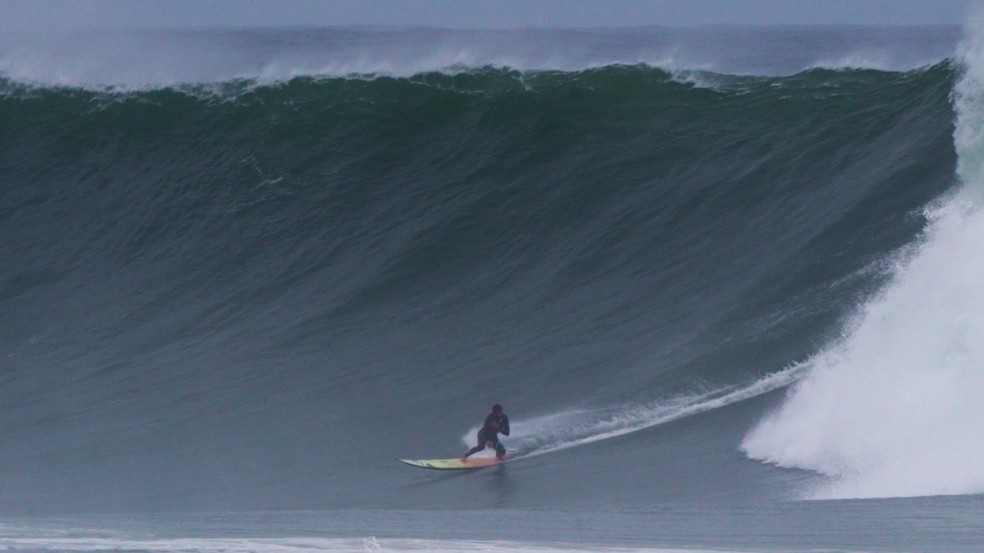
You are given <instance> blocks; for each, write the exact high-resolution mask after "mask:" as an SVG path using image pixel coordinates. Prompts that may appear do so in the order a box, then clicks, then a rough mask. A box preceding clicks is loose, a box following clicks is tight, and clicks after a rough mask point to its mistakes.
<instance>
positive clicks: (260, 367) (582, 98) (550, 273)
mask: <svg viewBox="0 0 984 553" xmlns="http://www.w3.org/2000/svg"><path fill="white" fill-rule="evenodd" d="M220 36H225V37H226V38H228V35H220ZM256 36H260V37H261V38H262V37H263V36H264V35H262V33H261V34H260V35H255V36H253V38H252V39H251V40H255V39H256ZM287 36H289V35H277V34H275V35H274V36H273V38H272V39H271V40H274V42H276V40H277V39H283V38H284V37H287ZM426 36H430V35H426ZM268 38H269V37H268ZM302 38H303V37H302ZM322 38H323V37H322ZM343 38H344V36H343ZM828 38H829V37H828ZM288 49H289V48H288ZM800 61H802V60H800ZM797 63H798V62H797ZM219 65H220V66H221V67H227V66H226V65H222V64H219ZM575 65H577V64H575ZM47 67H48V66H47V65H44V64H42V67H41V69H42V70H45V68H47ZM30 68H32V69H34V68H35V67H34V66H33V65H32V66H30ZM138 75H139V73H138ZM202 75H205V74H204V73H203V74H202ZM213 76H214V75H213ZM954 78H955V72H954V69H953V68H952V67H951V65H950V63H949V62H947V61H943V62H940V63H937V64H935V65H932V66H928V67H920V68H916V69H911V70H906V71H875V70H856V69H847V70H830V69H817V68H814V69H809V70H806V71H802V72H798V73H795V74H792V75H788V76H778V77H776V76H773V77H769V76H747V75H744V76H740V75H726V74H720V73H709V72H696V73H695V72H690V73H688V74H686V75H682V74H680V73H679V72H671V71H666V70H663V69H659V68H654V67H652V66H651V65H648V64H636V65H624V64H613V65H602V66H600V67H594V68H588V69H585V68H583V67H578V68H576V69H573V70H530V69H525V70H524V69H520V68H511V67H498V66H495V65H492V66H481V67H467V68H458V69H456V70H442V71H424V72H412V73H409V74H407V75H404V76H396V75H382V74H375V75H360V76H330V75H320V76H312V75H306V76H301V77H296V78H286V79H279V78H277V79H273V80H272V81H273V82H266V81H264V80H263V79H262V78H258V77H256V76H255V75H253V76H252V77H248V78H244V79H232V80H219V81H212V80H209V79H208V78H204V77H203V78H202V79H197V80H196V79H190V80H187V79H178V80H176V81H173V82H172V81H171V80H170V79H169V78H165V79H158V78H157V77H152V78H148V79H146V82H149V83H150V84H149V85H147V86H144V87H141V86H135V85H136V84H139V83H144V84H146V82H144V79H142V78H136V79H135V80H134V81H133V82H130V83H129V84H126V83H125V86H121V87H119V88H114V87H112V86H109V87H107V86H88V84H91V83H88V84H87V83H80V82H78V81H80V80H81V81H86V79H85V78H81V79H77V78H76V77H71V78H68V79H66V80H65V82H64V83H61V84H70V85H71V86H52V83H50V82H47V81H48V79H47V78H44V77H39V78H36V79H33V78H25V79H19V78H10V77H9V76H8V78H6V79H4V80H3V82H2V85H0V86H2V87H3V94H0V121H3V124H2V126H0V179H2V182H3V183H4V185H3V187H0V206H2V207H0V248H2V249H3V251H4V252H6V255H5V256H4V258H3V259H0V311H2V312H3V314H4V318H5V321H6V322H9V324H5V325H3V326H2V327H0V346H2V348H3V360H4V362H5V363H6V365H5V369H6V370H5V373H4V377H5V379H6V380H4V383H5V386H3V387H0V405H2V406H3V408H2V409H3V410H2V413H3V415H4V416H5V419H4V420H5V421H6V422H7V432H5V433H4V439H5V440H6V442H5V444H6V445H7V446H8V447H7V450H6V451H8V452H9V453H10V454H9V455H5V456H0V469H2V471H3V473H4V474H8V475H17V477H16V478H11V479H10V481H9V482H7V484H9V485H7V487H6V488H5V489H4V493H5V497H8V498H13V499H11V501H12V502H13V503H16V504H17V505H18V506H20V507H22V508H35V509H48V510H51V509H56V510H87V509H98V510H106V509H110V508H115V509H131V508H132V509H138V508H140V509H162V508H205V507H215V506H230V505H232V506H235V507H236V508H240V507H241V506H242V505H248V506H256V507H257V508H267V507H270V506H275V507H313V506H318V507H320V506H325V505H340V504H359V501H362V502H363V504H365V503H369V502H370V501H371V502H372V504H374V505H382V506H392V505H394V504H398V503H397V502H398V501H400V500H401V499H403V500H406V501H409V499H405V498H398V497H393V494H392V493H389V492H390V491H391V490H392V489H394V488H395V487H398V486H400V485H402V483H403V479H402V477H401V476H400V473H395V472H394V471H392V470H390V469H392V465H393V463H392V458H393V457H398V456H399V457H406V456H408V455H414V456H417V455H438V454H440V455H444V454H460V450H459V444H458V437H459V436H460V434H461V433H462V432H463V431H464V429H466V428H467V427H468V426H469V424H470V423H471V422H472V420H473V419H474V418H475V417H480V416H481V413H480V412H479V413H475V410H476V409H484V407H485V406H486V405H487V404H491V403H492V402H501V403H504V404H506V405H507V408H508V410H509V413H510V416H511V417H512V418H513V420H514V422H515V424H516V429H517V433H516V436H515V438H516V440H518V441H516V442H515V443H514V445H515V446H516V450H526V451H528V452H533V453H536V452H540V453H542V452H547V451H564V452H566V453H571V452H572V451H573V450H572V449H571V448H572V447H573V446H579V445H586V444H594V447H598V446H600V445H601V442H602V441H603V440H606V439H609V438H612V439H614V438H618V437H625V439H634V440H633V442H632V445H631V447H632V448H635V449H634V451H629V452H628V453H629V454H634V455H641V456H645V455H648V454H650V453H651V452H652V451H653V450H659V444H649V443H647V442H646V441H645V440H638V439H637V438H639V437H640V436H645V435H646V432H645V431H646V429H650V428H653V427H654V426H659V425H662V424H663V423H666V422H670V421H674V420H679V419H681V418H683V417H687V416H688V415H696V414H704V415H706V416H714V412H715V411H719V410H720V409H719V408H721V407H723V406H725V405H727V404H729V403H733V402H737V401H741V400H744V399H748V398H750V397H752V396H754V395H757V394H761V393H763V392H767V391H768V390H772V389H775V388H776V387H779V386H784V385H786V384H788V382H790V380H791V379H793V378H795V377H796V375H799V374H801V373H802V371H803V370H804V369H805V368H807V367H809V366H810V365H809V363H806V364H803V363H800V361H802V360H803V359H804V358H806V357H808V356H809V354H810V353H811V352H814V351H816V349H817V348H818V347H821V346H822V344H825V343H827V342H828V341H829V340H830V337H831V334H832V333H836V331H837V329H838V328H840V324H841V323H842V322H843V319H844V318H845V317H846V316H847V315H848V314H849V313H851V312H852V310H853V309H854V307H855V304H856V302H858V301H862V300H864V299H866V298H868V297H869V296H870V294H872V293H873V292H875V291H877V290H879V289H880V287H881V286H882V285H883V284H885V282H886V279H888V278H889V277H890V276H891V274H892V272H891V271H892V268H893V267H892V266H891V265H890V264H886V259H891V256H892V255H893V254H894V253H896V252H898V251H899V250H900V249H905V248H906V246H907V245H910V244H911V243H912V242H913V240H914V239H915V238H916V236H917V235H918V234H919V232H920V231H921V230H922V229H923V228H924V226H925V223H926V219H925V217H924V216H923V214H922V209H923V208H924V207H925V206H926V205H927V204H928V203H929V202H930V201H931V200H933V199H934V198H937V197H938V196H939V195H940V193H941V192H942V191H945V190H947V189H948V188H949V187H950V186H951V184H952V181H953V172H954V165H955V164H956V158H955V155H954V151H953V139H952V136H953V129H952V117H953V111H952V107H951V104H950V102H949V95H950V93H951V91H952V89H953V82H954ZM99 80H100V79H96V81H99ZM159 80H160V81H162V82H157V81H159ZM203 80H204V81H207V82H202V81H203ZM108 81H109V82H113V81H114V79H108ZM130 85H134V86H130ZM964 159H965V158H963V157H962V158H961V161H963V160H964ZM968 159H969V158H968ZM962 171H965V170H964V169H962ZM476 402H477V403H478V404H479V407H476ZM737 407H740V406H737ZM742 430H743V428H742ZM735 432H737V433H740V432H741V431H740V430H736V431H735ZM629 433H634V435H633V436H632V437H628V436H626V435H627V434H629ZM718 439H720V438H718ZM727 447H728V448H729V451H731V449H732V448H733V447H734V441H733V440H732V441H731V442H729V443H728V445H727ZM588 449H590V447H585V448H581V449H580V451H586V450H588ZM624 453H626V452H624V451H623V452H620V454H624ZM551 457H552V458H553V459H560V457H561V454H558V455H554V456H551ZM541 459H543V458H542V457H541ZM716 462H717V463H728V462H731V460H730V457H729V458H728V459H717V460H716ZM743 462H745V463H746V464H747V465H750V466H755V467H756V468H759V467H758V466H757V465H756V464H754V463H749V462H747V460H744V461H743ZM712 464H713V463H711V462H709V465H712ZM325 466H328V467H330V470H328V471H326V470H325V468H324V467H325ZM517 466H522V465H520V464H518V463H517ZM527 466H531V467H535V462H531V463H530V464H529V465H527ZM643 468H644V469H645V470H654V471H658V470H660V469H659V468H658V467H640V469H643ZM521 470H523V469H521ZM576 470H585V471H588V470H590V469H576ZM570 476H571V475H569V474H567V475H564V479H565V480H566V479H567V478H569V477H570ZM575 476H576V475H575ZM581 476H586V475H581ZM651 476H652V475H648V476H647V477H642V478H636V479H634V480H633V483H632V488H631V491H632V492H633V493H636V492H638V491H639V490H640V489H642V488H640V487H639V486H640V484H639V482H640V481H645V482H659V481H662V480H664V479H662V478H652V477H651ZM584 479H585V480H594V479H595V477H594V476H591V477H590V478H584ZM599 482H600V481H599ZM627 482H628V480H625V481H622V480H613V481H611V482H610V483H609V484H610V486H608V487H609V488H611V489H612V490H617V489H618V487H619V486H625V485H627V484H626V483H627ZM546 484H549V483H548V482H547V483H545V486H546ZM527 488H528V490H529V491H522V492H519V494H518V495H517V496H515V499H513V500H512V501H515V504H516V505H519V506H523V505H534V504H542V503H543V502H547V503H553V504H566V503H567V501H568V500H570V499H571V495H570V494H573V493H575V492H574V491H572V490H570V489H569V488H568V487H566V486H560V485H558V486H546V488H541V491H542V492H543V493H536V492H535V491H533V490H535V489H536V487H535V486H534V485H530V486H528V487H527ZM319 489H331V490H332V491H333V494H328V495H326V494H325V493H321V492H319V491H318V490H319ZM430 493H431V495H429V496H426V497H423V498H413V499H414V500H415V501H418V502H419V503H428V502H429V504H432V505H444V506H447V505H453V504H455V503H454V501H457V500H458V499H457V496H454V497H445V496H442V495H441V492H439V491H431V492H430ZM599 493H601V492H599ZM524 494H525V495H524ZM589 499H591V500H593V498H589ZM462 501H463V500H462ZM592 502H593V501H592ZM53 506H54V507H53ZM12 508H13V507H12Z"/></svg>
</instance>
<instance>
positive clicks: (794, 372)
mask: <svg viewBox="0 0 984 553" xmlns="http://www.w3.org/2000/svg"><path fill="white" fill-rule="evenodd" d="M804 370H805V367H804V366H802V365H797V366H794V367H790V368H788V369H786V370H783V371H779V372H777V373H773V374H771V375H768V376H766V377H763V378H761V379H759V380H757V381H755V382H753V383H751V384H748V385H745V386H734V387H729V388H722V389H717V390H714V391H710V392H706V393H701V394H694V395H685V396H679V397H674V398H669V399H663V400H659V401H654V402H651V403H648V404H644V405H634V406H617V407H610V408H605V409H591V410H588V409H572V410H568V411H564V412H561V413H553V414H550V415H546V416H542V417H538V418H534V419H529V420H523V421H517V422H514V423H512V424H511V430H512V433H511V435H510V436H509V437H503V438H502V439H503V443H504V444H505V445H506V447H507V448H508V449H509V450H510V451H515V452H520V453H522V454H523V455H526V456H533V455H543V454H546V453H552V452H556V451H560V450H564V449H568V448H572V447H576V446H580V445H584V444H590V443H594V442H598V441H602V440H608V439H611V438H615V437H618V436H624V435H626V434H629V433H632V432H638V431H640V430H643V429H646V428H651V427H654V426H657V425H660V424H666V423H668V422H672V421H675V420H679V419H682V418H684V417H689V416H693V415H698V414H701V413H706V412H708V411H711V410H714V409H718V408H721V407H724V406H726V405H730V404H732V403H736V402H739V401H743V400H746V399H750V398H753V397H756V396H759V395H761V394H764V393H767V392H770V391H772V390H776V389H778V388H782V387H785V386H788V385H789V384H790V383H792V382H794V381H795V380H796V379H797V378H799V376H800V375H801V374H802V373H803V372H804ZM478 430H479V427H478V426H476V427H474V428H472V429H471V430H469V431H468V432H467V433H465V434H464V435H463V436H462V438H461V439H462V443H463V444H465V445H467V446H469V447H470V446H472V445H474V443H475V436H476V434H477V432H478ZM486 451H488V450H486ZM489 455H491V453H490V454H489Z"/></svg>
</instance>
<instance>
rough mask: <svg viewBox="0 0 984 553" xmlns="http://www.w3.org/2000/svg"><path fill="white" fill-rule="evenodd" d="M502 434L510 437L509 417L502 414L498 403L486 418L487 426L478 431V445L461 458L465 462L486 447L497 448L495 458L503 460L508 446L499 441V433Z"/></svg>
mask: <svg viewBox="0 0 984 553" xmlns="http://www.w3.org/2000/svg"><path fill="white" fill-rule="evenodd" d="M500 432H502V435H503V436H508V435H509V417H507V416H506V414H505V413H503V412H502V406H501V405H499V404H498V403H496V404H495V405H493V406H492V412H491V413H489V416H487V417H485V424H484V425H482V429H481V430H479V431H478V445H476V446H475V447H473V448H471V449H469V450H468V453H465V454H464V456H462V457H461V460H462V461H464V460H465V459H467V458H468V456H469V455H471V454H472V453H478V452H479V451H482V450H483V449H485V448H486V447H493V448H495V456H496V457H498V458H499V459H503V458H505V456H506V446H504V445H502V443H501V442H500V441H499V433H500Z"/></svg>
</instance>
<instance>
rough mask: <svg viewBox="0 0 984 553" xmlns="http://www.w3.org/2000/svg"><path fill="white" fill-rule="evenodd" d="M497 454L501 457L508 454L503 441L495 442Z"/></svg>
mask: <svg viewBox="0 0 984 553" xmlns="http://www.w3.org/2000/svg"><path fill="white" fill-rule="evenodd" d="M495 456H496V457H498V458H500V459H502V458H503V457H505V456H506V446H504V445H502V442H496V443H495Z"/></svg>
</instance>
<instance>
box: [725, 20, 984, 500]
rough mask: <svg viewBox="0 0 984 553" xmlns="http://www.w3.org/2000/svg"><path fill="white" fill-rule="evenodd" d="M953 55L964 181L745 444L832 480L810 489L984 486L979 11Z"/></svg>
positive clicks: (983, 38)
mask: <svg viewBox="0 0 984 553" xmlns="http://www.w3.org/2000/svg"><path fill="white" fill-rule="evenodd" d="M959 54H960V59H961V60H962V63H963V64H964V66H965V69H964V71H965V72H964V74H963V76H962V77H961V78H960V81H959V83H958V85H957V87H956V90H955V94H954V104H955V109H956V112H957V125H956V131H955V146H956V149H957V153H958V156H959V164H958V176H959V178H960V181H961V183H962V186H961V188H960V190H959V191H957V192H956V193H954V194H952V195H950V196H949V197H947V198H945V199H943V200H941V202H940V203H939V204H938V205H935V206H932V207H931V209H929V210H927V216H928V218H929V219H930V221H931V222H930V225H929V228H928V229H927V231H926V232H925V235H924V237H923V239H922V241H921V244H920V245H919V247H918V249H917V250H916V252H915V254H914V255H913V256H912V257H911V259H905V260H900V261H899V264H898V267H897V268H896V271H895V276H894V278H893V280H892V282H891V283H890V285H889V286H888V287H887V288H886V289H885V290H884V291H883V293H882V294H881V295H879V296H878V297H877V298H875V299H873V300H872V301H870V303H868V304H867V305H866V306H864V307H863V309H861V311H860V313H859V314H858V317H857V319H856V321H855V322H854V323H853V324H852V325H850V326H849V328H848V330H847V332H846V333H845V336H844V338H843V340H842V341H840V342H839V343H837V344H835V345H834V346H832V347H830V348H829V349H828V350H826V351H823V352H821V353H819V354H818V355H817V356H816V357H815V358H814V360H813V364H814V367H815V368H814V369H813V370H812V371H811V372H810V373H809V375H808V376H806V377H805V378H804V379H803V380H802V381H801V382H799V383H797V384H796V385H795V386H794V387H793V388H792V389H791V390H790V393H789V396H788V398H787V400H786V402H785V403H784V405H782V407H781V408H780V409H779V410H778V411H777V412H775V413H772V414H771V415H769V416H768V417H766V418H765V420H763V421H762V422H761V424H759V425H758V426H757V427H756V428H755V429H754V430H753V431H752V432H751V433H750V434H749V435H748V436H747V437H746V439H745V440H744V443H743V445H742V447H743V448H744V450H745V451H746V452H747V453H748V455H749V456H751V457H753V458H756V459H761V460H764V461H767V462H770V463H775V464H777V465H780V466H784V467H796V468H803V469H810V470H815V471H818V472H820V473H822V474H826V475H829V476H831V479H830V481H829V483H828V484H826V485H824V486H822V487H821V488H820V489H818V490H815V491H814V492H813V493H812V494H811V497H814V498H857V497H897V496H917V495H940V494H973V493H984V440H982V439H981V437H982V436H984V210H982V207H981V205H982V202H981V199H982V198H984V194H982V191H984V18H982V17H980V16H978V17H977V18H975V19H974V21H973V22H972V23H971V24H970V25H968V28H967V38H966V39H965V40H964V42H963V44H962V45H961V47H960V51H959Z"/></svg>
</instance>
